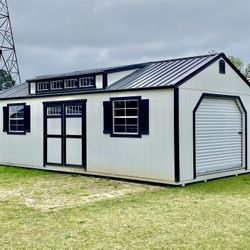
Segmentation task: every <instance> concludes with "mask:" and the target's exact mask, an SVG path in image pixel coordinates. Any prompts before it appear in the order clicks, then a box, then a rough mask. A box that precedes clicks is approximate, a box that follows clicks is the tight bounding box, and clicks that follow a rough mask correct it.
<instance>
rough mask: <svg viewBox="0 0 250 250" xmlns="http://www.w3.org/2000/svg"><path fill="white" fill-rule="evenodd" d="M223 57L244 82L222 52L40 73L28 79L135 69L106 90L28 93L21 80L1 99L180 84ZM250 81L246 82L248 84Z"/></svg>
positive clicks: (104, 90)
mask: <svg viewBox="0 0 250 250" xmlns="http://www.w3.org/2000/svg"><path fill="white" fill-rule="evenodd" d="M220 58H223V59H224V60H226V61H227V63H229V64H230V66H231V67H232V68H233V69H234V70H235V71H236V73H237V74H238V75H239V76H240V77H241V78H242V79H243V80H244V81H245V82H246V83H248V81H247V79H246V78H245V77H244V76H243V75H242V74H241V73H240V72H239V71H238V70H237V69H236V68H235V67H234V65H233V64H232V63H231V62H230V61H229V59H228V58H227V57H226V56H225V55H224V54H223V53H220V54H209V55H202V56H195V57H185V58H177V59H171V60H164V61H155V62H147V63H141V64H133V65H126V66H119V67H112V68H103V69H96V70H85V71H76V72H72V73H67V74H57V75H47V76H40V77H36V78H34V79H31V80H29V81H40V80H46V79H51V78H56V77H58V78H60V77H67V76H75V75H81V74H82V75H83V74H90V72H92V73H93V74H94V73H108V72H118V71H123V70H129V69H137V70H136V71H135V72H133V73H131V74H129V75H128V76H126V77H124V78H122V79H121V80H119V81H117V82H115V83H113V84H112V85H110V86H108V87H107V88H106V89H96V90H72V91H67V92H48V93H42V94H36V95H34V94H33V95H29V93H28V92H29V91H28V89H29V86H28V83H27V82H26V83H23V84H21V85H18V86H16V87H13V88H10V89H8V90H6V91H4V92H2V93H0V99H12V98H13V99H15V98H16V99H18V98H25V97H47V96H57V95H58V96H59V95H60V96H62V95H73V94H83V93H85V94H86V93H100V92H117V91H129V90H140V89H153V88H172V87H176V86H179V85H180V84H182V83H184V82H185V81H187V80H188V79H190V78H191V77H193V76H194V75H196V74H198V73H199V72H200V71H202V70H203V69H205V68H206V67H208V66H209V65H211V64H212V63H213V62H215V61H216V60H218V59H220ZM248 84H249V83H248Z"/></svg>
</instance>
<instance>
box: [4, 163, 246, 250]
mask: <svg viewBox="0 0 250 250" xmlns="http://www.w3.org/2000/svg"><path fill="white" fill-rule="evenodd" d="M0 249H1V250H2V249H60V250H61V249H108V250H111V249H129V250H132V249H213V250H214V249H250V174H248V175H242V176H239V177H231V178H224V179H220V180H215V181H209V182H207V183H198V184H194V185H189V186H186V187H184V188H183V187H160V186H150V185H145V184H138V183H130V182H122V181H116V180H109V179H102V178H92V177H84V176H81V175H72V174H60V173H52V172H45V171H39V170H27V169H18V168H12V167H0Z"/></svg>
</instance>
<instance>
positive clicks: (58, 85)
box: [50, 80, 63, 90]
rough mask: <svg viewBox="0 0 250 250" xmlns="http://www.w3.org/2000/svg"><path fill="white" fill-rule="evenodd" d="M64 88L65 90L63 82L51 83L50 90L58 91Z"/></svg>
mask: <svg viewBox="0 0 250 250" xmlns="http://www.w3.org/2000/svg"><path fill="white" fill-rule="evenodd" d="M62 88H63V81H62V80H57V81H51V82H50V89H51V90H57V89H62Z"/></svg>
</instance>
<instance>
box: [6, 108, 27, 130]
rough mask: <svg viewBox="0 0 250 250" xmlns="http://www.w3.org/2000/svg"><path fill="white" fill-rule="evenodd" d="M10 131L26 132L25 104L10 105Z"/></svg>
mask: <svg viewBox="0 0 250 250" xmlns="http://www.w3.org/2000/svg"><path fill="white" fill-rule="evenodd" d="M9 131H10V132H13V133H18V132H24V105H13V106H9Z"/></svg>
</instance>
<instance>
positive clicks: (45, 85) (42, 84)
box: [37, 82, 49, 91]
mask: <svg viewBox="0 0 250 250" xmlns="http://www.w3.org/2000/svg"><path fill="white" fill-rule="evenodd" d="M37 90H38V91H44V90H49V82H38V83H37Z"/></svg>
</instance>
